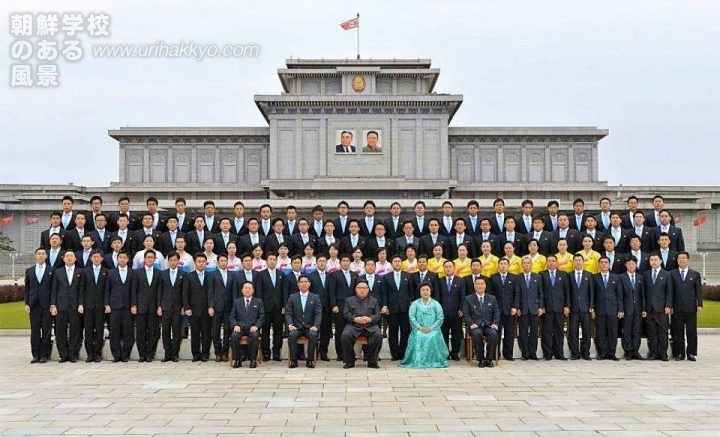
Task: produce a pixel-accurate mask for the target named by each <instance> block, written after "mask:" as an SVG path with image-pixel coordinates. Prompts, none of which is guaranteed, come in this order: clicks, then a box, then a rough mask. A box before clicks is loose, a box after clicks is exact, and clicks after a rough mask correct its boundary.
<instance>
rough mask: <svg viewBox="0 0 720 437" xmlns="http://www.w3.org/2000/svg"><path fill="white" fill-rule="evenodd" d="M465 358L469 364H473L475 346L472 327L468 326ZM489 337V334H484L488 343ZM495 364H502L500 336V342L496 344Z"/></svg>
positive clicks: (485, 341)
mask: <svg viewBox="0 0 720 437" xmlns="http://www.w3.org/2000/svg"><path fill="white" fill-rule="evenodd" d="M465 332H466V334H465V359H467V363H468V365H469V366H472V365H473V359H474V358H475V348H474V347H473V341H472V334H470V328H469V327H468V328H467V330H466V331H465ZM487 341H488V338H487V335H483V342H484V343H485V344H487ZM494 355H495V365H496V366H500V339H499V338H498V342H497V344H496V345H495V351H494Z"/></svg>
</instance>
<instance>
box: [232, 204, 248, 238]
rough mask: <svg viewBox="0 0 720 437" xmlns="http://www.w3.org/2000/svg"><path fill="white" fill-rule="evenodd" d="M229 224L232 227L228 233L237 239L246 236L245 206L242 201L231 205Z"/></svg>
mask: <svg viewBox="0 0 720 437" xmlns="http://www.w3.org/2000/svg"><path fill="white" fill-rule="evenodd" d="M230 224H231V225H232V226H231V228H230V232H231V233H233V234H235V235H237V236H238V237H239V236H241V235H245V234H247V232H248V231H247V222H246V220H245V204H244V203H242V201H240V200H238V201H237V202H235V204H234V205H233V218H232V219H231V221H230Z"/></svg>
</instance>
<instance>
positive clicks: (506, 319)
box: [490, 258, 520, 361]
mask: <svg viewBox="0 0 720 437" xmlns="http://www.w3.org/2000/svg"><path fill="white" fill-rule="evenodd" d="M509 267H510V261H508V259H507V258H500V260H499V261H498V272H497V273H495V274H494V275H492V276H491V277H490V286H491V293H492V294H493V295H494V296H495V297H496V298H497V305H498V307H499V308H500V313H501V320H502V330H503V347H502V355H503V358H504V359H506V360H508V361H513V360H514V359H515V358H513V348H514V343H515V330H516V327H517V310H518V307H519V306H520V295H519V294H518V288H517V287H518V284H517V276H516V275H514V274H512V273H509V272H508V268H509Z"/></svg>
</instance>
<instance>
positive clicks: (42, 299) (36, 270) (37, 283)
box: [25, 247, 53, 363]
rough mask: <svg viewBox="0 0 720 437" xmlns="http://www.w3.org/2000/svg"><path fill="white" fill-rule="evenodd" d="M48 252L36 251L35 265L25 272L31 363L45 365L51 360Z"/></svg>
mask: <svg viewBox="0 0 720 437" xmlns="http://www.w3.org/2000/svg"><path fill="white" fill-rule="evenodd" d="M46 259H47V252H46V251H45V249H43V248H42V247H38V248H37V249H35V265H33V266H31V267H28V268H27V270H25V312H26V313H27V314H28V315H29V316H30V351H31V352H32V361H30V362H31V363H45V362H47V360H49V359H50V353H51V352H52V351H51V347H52V345H51V343H50V328H51V325H52V319H51V318H50V297H51V294H52V287H53V271H52V269H51V268H50V267H48V266H47V264H46Z"/></svg>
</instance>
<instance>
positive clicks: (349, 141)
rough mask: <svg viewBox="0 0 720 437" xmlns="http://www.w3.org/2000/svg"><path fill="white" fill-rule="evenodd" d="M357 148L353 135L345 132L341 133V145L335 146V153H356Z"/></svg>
mask: <svg viewBox="0 0 720 437" xmlns="http://www.w3.org/2000/svg"><path fill="white" fill-rule="evenodd" d="M355 152H356V148H355V145H354V144H353V133H352V132H351V131H347V130H344V131H342V132H340V144H337V145H336V146H335V153H355Z"/></svg>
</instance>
